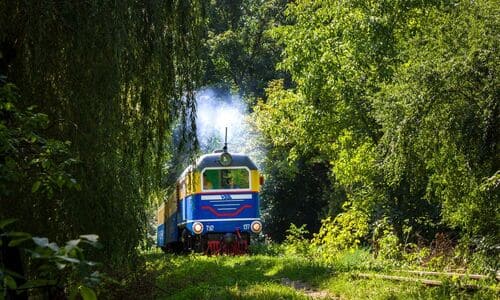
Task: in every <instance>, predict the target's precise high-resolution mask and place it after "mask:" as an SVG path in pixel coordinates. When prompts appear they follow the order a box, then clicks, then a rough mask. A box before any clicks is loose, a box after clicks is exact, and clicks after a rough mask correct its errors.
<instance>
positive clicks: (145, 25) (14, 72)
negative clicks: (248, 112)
mask: <svg viewBox="0 0 500 300" xmlns="http://www.w3.org/2000/svg"><path fill="white" fill-rule="evenodd" d="M202 10H203V7H202V4H201V2H200V1H194V2H193V1H174V2H165V1H156V0H155V1H147V2H137V1H119V2H113V1H104V2H78V1H77V2H64V3H59V2H57V3H56V2H54V1H38V2H30V1H28V2H19V1H14V2H12V1H7V2H2V3H1V4H0V28H2V31H1V33H0V76H1V77H2V80H3V79H4V78H5V77H6V78H7V80H8V81H9V82H13V83H14V84H15V85H16V86H17V87H18V94H19V97H17V102H16V106H17V107H19V110H20V111H23V113H24V111H25V109H26V108H28V109H29V108H30V107H32V106H33V105H37V110H38V111H40V112H42V113H43V114H41V115H36V114H34V113H33V114H32V115H30V116H27V119H26V118H24V117H23V119H26V120H25V121H26V123H27V125H32V126H35V125H36V127H37V129H36V133H37V134H33V135H27V136H26V143H28V144H29V143H31V140H33V143H37V144H36V146H37V147H38V146H39V147H38V148H37V149H33V147H31V149H32V150H36V151H24V152H23V151H18V150H22V149H26V150H28V149H29V148H28V147H24V146H23V145H19V146H22V147H17V146H16V145H15V144H14V147H17V148H16V151H13V152H14V153H18V154H19V155H18V158H19V160H16V159H17V158H16V159H14V161H15V163H14V162H12V161H10V160H8V161H6V162H5V164H4V162H3V161H2V172H3V171H4V170H5V169H4V168H3V167H4V166H5V165H9V170H8V174H9V175H8V176H2V179H1V185H2V187H3V186H4V184H7V182H6V181H4V179H7V177H10V178H11V179H9V180H10V181H9V182H11V181H12V180H14V179H15V178H14V177H15V176H14V174H17V173H18V171H20V170H22V171H23V172H24V175H26V176H25V177H24V178H18V179H17V180H18V181H17V182H18V183H19V185H18V186H17V187H18V188H15V189H10V188H9V190H10V191H11V194H10V195H8V196H7V195H5V196H4V195H2V201H1V204H0V205H2V209H1V211H0V214H1V215H2V216H7V217H16V218H18V219H22V220H24V222H23V223H22V224H20V226H22V227H23V230H25V231H28V232H33V233H36V234H40V235H43V236H48V237H49V238H50V239H51V240H52V239H54V240H56V241H58V242H61V241H65V240H67V239H69V238H71V237H73V236H75V235H78V234H79V233H81V232H95V233H97V234H99V236H100V237H101V238H102V241H103V251H101V252H96V253H95V254H96V255H100V256H102V259H105V260H107V261H110V262H113V263H114V265H115V266H116V265H118V264H123V265H129V266H134V264H133V262H134V257H136V256H137V255H136V254H137V252H136V250H137V246H138V245H140V243H141V241H142V239H143V237H144V236H145V233H146V228H147V221H148V215H147V211H148V210H147V209H148V207H149V206H150V205H151V203H150V202H149V199H150V194H151V193H154V192H156V191H158V190H159V189H161V188H164V186H162V185H163V184H164V182H163V181H162V176H163V174H162V171H163V166H164V164H165V162H166V161H167V159H168V155H169V151H170V147H169V145H170V142H171V138H172V136H171V135H172V127H173V125H176V124H178V126H179V127H180V128H183V129H184V130H183V133H182V134H181V135H182V137H181V138H182V139H183V140H184V143H186V141H189V143H192V144H194V145H196V141H195V138H194V137H193V132H195V130H194V127H193V126H194V125H193V124H194V122H192V121H193V118H194V115H195V114H194V112H195V106H194V100H193V98H194V96H193V91H194V90H195V88H196V86H195V85H196V84H198V83H199V74H200V69H199V67H200V64H199V59H198V57H199V52H198V51H199V50H200V49H201V47H200V45H199V43H200V41H201V38H200V37H201V31H202V26H203V20H202V16H201V14H202ZM2 101H3V100H2ZM4 110H5V109H2V113H3V111H4ZM24 114H26V113H24ZM35 117H38V119H33V118H35ZM4 120H5V118H4V117H2V122H3V121H4ZM30 120H31V121H30ZM49 120H50V121H49ZM28 121H30V122H28ZM34 122H35V123H34ZM19 123H21V124H19ZM38 125H40V126H38ZM42 125H43V126H42ZM5 126H7V128H8V130H9V131H11V132H15V131H19V130H20V129H19V128H23V127H22V126H24V125H22V122H18V123H9V124H6V125H5ZM2 130H3V129H2ZM39 137H40V139H39ZM52 140H57V141H69V142H68V143H66V142H57V143H56V144H54V143H52V142H51V141H52ZM2 142H3V140H2ZM4 145H9V144H3V143H2V146H1V147H2V152H3V151H4V149H5V148H4ZM6 148H8V147H6ZM33 152H35V154H34V153H33ZM65 152H67V153H69V154H70V155H68V156H69V157H71V158H73V159H75V160H77V162H78V163H75V161H73V162H71V161H68V163H70V166H68V165H67V164H66V165H65V164H64V162H65V161H66V160H63V159H62V158H63V156H64V153H65ZM2 154H3V153H2ZM69 157H68V159H69ZM28 163H31V165H28ZM15 164H17V165H15ZM21 164H23V165H21ZM62 167H64V171H65V172H67V173H68V174H72V175H73V176H72V177H68V176H65V173H61V172H59V171H58V170H60V169H61V168H62ZM31 171H33V172H35V174H32V173H31ZM36 173H40V174H44V175H43V178H42V180H38V179H39V178H38V176H37V174H36ZM2 175H4V174H2ZM45 175H47V176H45ZM72 178H75V179H77V180H78V182H77V183H76V182H74V181H73V180H71V179H72ZM69 185H74V187H75V188H77V187H78V188H79V190H78V189H76V190H75V189H66V187H67V186H69ZM9 187H10V183H9ZM4 190H5V189H3V188H2V189H1V191H2V192H3V191H4ZM32 191H33V192H34V193H32ZM51 193H52V194H53V195H52V198H51V199H53V200H50V201H49V200H46V199H45V197H46V196H50V194H51ZM42 194H43V195H42ZM33 196H34V197H33ZM4 208H5V209H4ZM61 228H64V230H61Z"/></svg>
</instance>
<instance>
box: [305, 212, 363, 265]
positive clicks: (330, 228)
mask: <svg viewBox="0 0 500 300" xmlns="http://www.w3.org/2000/svg"><path fill="white" fill-rule="evenodd" d="M321 224H322V225H321V229H320V230H319V232H318V233H317V234H314V238H313V240H312V244H313V245H314V246H315V247H318V251H319V253H320V254H321V256H322V257H323V258H324V259H325V260H327V261H330V260H332V259H333V258H335V257H336V255H337V254H338V253H339V252H340V251H345V250H352V249H356V248H357V247H359V245H360V243H361V240H362V239H363V238H364V237H365V236H366V235H367V234H368V229H369V227H368V216H367V215H366V214H365V213H363V212H361V211H359V210H355V209H350V210H348V211H346V212H343V213H340V214H338V215H337V216H336V217H335V218H331V217H328V218H326V219H323V220H322V221H321Z"/></svg>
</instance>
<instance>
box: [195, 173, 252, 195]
mask: <svg viewBox="0 0 500 300" xmlns="http://www.w3.org/2000/svg"><path fill="white" fill-rule="evenodd" d="M202 184H203V190H232V189H249V188H250V172H249V171H248V169H246V168H236V169H207V170H205V171H203V180H202Z"/></svg>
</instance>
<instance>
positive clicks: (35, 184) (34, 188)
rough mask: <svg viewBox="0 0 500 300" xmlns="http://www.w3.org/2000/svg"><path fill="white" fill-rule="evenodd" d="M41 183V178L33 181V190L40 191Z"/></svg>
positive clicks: (34, 191)
mask: <svg viewBox="0 0 500 300" xmlns="http://www.w3.org/2000/svg"><path fill="white" fill-rule="evenodd" d="M40 184H41V182H40V180H37V181H35V183H33V186H32V187H31V192H32V193H36V191H38V189H39V188H40Z"/></svg>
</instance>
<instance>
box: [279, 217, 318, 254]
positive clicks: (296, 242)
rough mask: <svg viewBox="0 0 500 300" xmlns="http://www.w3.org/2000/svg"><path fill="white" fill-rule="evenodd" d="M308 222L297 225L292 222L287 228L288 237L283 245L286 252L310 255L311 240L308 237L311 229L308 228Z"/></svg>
mask: <svg viewBox="0 0 500 300" xmlns="http://www.w3.org/2000/svg"><path fill="white" fill-rule="evenodd" d="M306 226H307V225H306V224H303V225H302V226H300V227H297V226H296V225H295V224H293V223H292V224H290V228H289V229H287V231H286V233H287V235H286V239H285V241H284V243H283V247H284V250H285V253H286V254H291V255H300V256H309V254H310V252H311V242H310V241H309V240H308V239H307V238H306V236H307V235H309V231H308V230H307V229H306Z"/></svg>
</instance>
